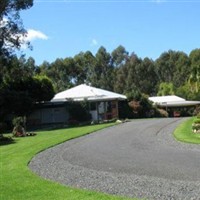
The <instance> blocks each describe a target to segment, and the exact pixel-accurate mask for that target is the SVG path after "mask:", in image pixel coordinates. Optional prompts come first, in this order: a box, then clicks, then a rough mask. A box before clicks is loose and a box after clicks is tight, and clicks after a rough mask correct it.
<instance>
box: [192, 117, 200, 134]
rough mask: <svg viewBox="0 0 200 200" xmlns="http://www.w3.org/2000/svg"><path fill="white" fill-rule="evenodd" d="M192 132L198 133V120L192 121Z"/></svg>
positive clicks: (199, 129) (199, 120) (199, 124)
mask: <svg viewBox="0 0 200 200" xmlns="http://www.w3.org/2000/svg"><path fill="white" fill-rule="evenodd" d="M192 130H193V132H194V133H199V132H200V118H197V119H195V120H194V121H193V124H192Z"/></svg>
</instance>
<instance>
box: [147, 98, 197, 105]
mask: <svg viewBox="0 0 200 200" xmlns="http://www.w3.org/2000/svg"><path fill="white" fill-rule="evenodd" d="M149 100H150V101H152V102H153V104H154V105H159V106H160V107H166V106H168V107H185V106H193V105H199V104H200V101H187V100H185V99H183V98H181V97H178V96H175V95H171V96H157V97H149Z"/></svg>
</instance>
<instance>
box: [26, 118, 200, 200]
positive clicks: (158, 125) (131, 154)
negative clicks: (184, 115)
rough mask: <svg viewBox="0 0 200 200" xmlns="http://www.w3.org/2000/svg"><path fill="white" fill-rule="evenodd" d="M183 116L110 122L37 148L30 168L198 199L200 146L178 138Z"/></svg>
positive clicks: (122, 189)
mask: <svg viewBox="0 0 200 200" xmlns="http://www.w3.org/2000/svg"><path fill="white" fill-rule="evenodd" d="M183 120H185V119H181V118H167V119H149V120H134V121H132V122H128V123H124V124H120V125H117V126H114V127H110V128H107V129H104V130H101V131H98V132H96V133H93V134H91V135H87V136H84V137H81V138H77V139H74V140H71V141H68V142H65V143H64V144H61V145H58V146H56V147H54V148H51V149H48V150H46V151H44V152H42V153H40V154H38V155H37V156H36V157H35V158H34V159H33V160H32V161H31V163H30V168H31V169H32V170H33V171H34V172H36V173H37V174H39V175H41V176H43V177H44V178H47V179H51V180H55V181H57V182H60V183H63V184H67V185H71V186H73V187H80V188H86V189H92V190H97V191H101V192H106V193H110V194H116V195H123V196H128V197H142V198H149V199H161V200H162V199H163V200H164V199H176V200H177V199H181V200H183V199H187V200H188V199H191V200H192V199H193V200H199V199H200V146H199V145H189V144H183V143H180V142H177V141H175V140H174V138H173V136H172V133H173V131H174V129H175V127H176V126H177V125H178V124H179V123H180V122H182V121H183Z"/></svg>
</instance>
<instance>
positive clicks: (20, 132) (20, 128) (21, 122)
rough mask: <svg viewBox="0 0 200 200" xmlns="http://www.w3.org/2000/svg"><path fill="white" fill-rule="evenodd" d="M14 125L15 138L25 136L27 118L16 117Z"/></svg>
mask: <svg viewBox="0 0 200 200" xmlns="http://www.w3.org/2000/svg"><path fill="white" fill-rule="evenodd" d="M12 123H13V126H14V128H13V136H16V137H19V136H25V135H26V132H25V129H24V126H25V118H24V117H15V118H14V119H13V121H12Z"/></svg>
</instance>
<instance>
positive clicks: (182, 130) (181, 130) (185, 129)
mask: <svg viewBox="0 0 200 200" xmlns="http://www.w3.org/2000/svg"><path fill="white" fill-rule="evenodd" d="M194 119H195V117H192V118H190V119H189V120H187V121H185V122H183V123H182V124H181V125H180V126H178V127H177V128H176V130H175V131H174V137H175V138H176V139H177V140H178V141H181V142H185V143H192V144H200V134H195V133H193V132H192V123H193V121H194Z"/></svg>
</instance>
